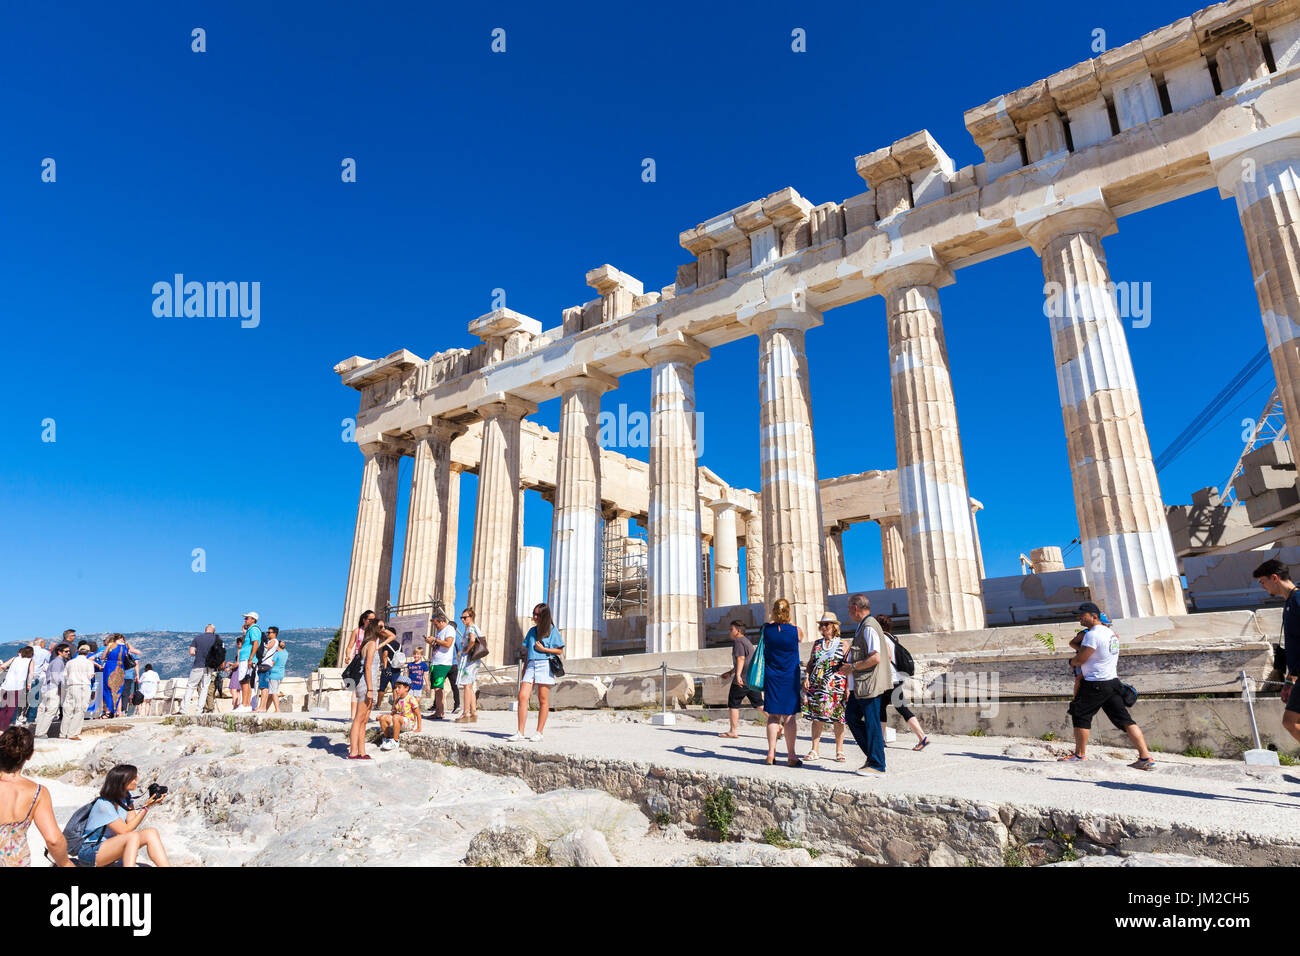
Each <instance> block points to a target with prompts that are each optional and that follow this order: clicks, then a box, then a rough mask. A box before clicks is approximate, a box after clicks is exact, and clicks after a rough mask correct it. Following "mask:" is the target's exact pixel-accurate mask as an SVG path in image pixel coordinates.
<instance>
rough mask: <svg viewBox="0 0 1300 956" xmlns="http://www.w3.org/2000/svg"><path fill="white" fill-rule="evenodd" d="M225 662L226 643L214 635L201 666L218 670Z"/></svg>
mask: <svg viewBox="0 0 1300 956" xmlns="http://www.w3.org/2000/svg"><path fill="white" fill-rule="evenodd" d="M225 662H226V645H225V644H224V643H223V642H222V640H221V638H220V637H216V638H215V639H214V640H213V642H212V646H211V647H209V648H208V656H207V657H205V658H203V666H204V667H207V668H210V669H212V670H214V671H215V670H218V669H219V668H220V667H221V665H222V664H224V663H225Z"/></svg>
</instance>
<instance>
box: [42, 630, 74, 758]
mask: <svg viewBox="0 0 1300 956" xmlns="http://www.w3.org/2000/svg"><path fill="white" fill-rule="evenodd" d="M71 655H72V645H71V644H69V643H67V642H66V641H65V642H62V643H60V644H57V645H55V647H54V654H53V656H51V658H50V662H49V664H47V665H46V666H45V673H44V674H43V675H42V676H41V706H40V707H39V708H38V709H37V711H36V736H37V737H44V736H46V735H47V734H48V733H49V732H50V724H51V723H53V721H54V718H55V716H56V715H57V714H58V712H59V708H60V707H62V706H63V699H64V697H65V696H66V695H67V686H68V685H67V676H66V674H65V673H64V671H65V669H66V668H67V666H68V659H69V657H71ZM66 719H67V717H66V715H65V717H64V720H66Z"/></svg>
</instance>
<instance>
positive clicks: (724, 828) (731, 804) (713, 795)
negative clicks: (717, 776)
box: [704, 787, 736, 843]
mask: <svg viewBox="0 0 1300 956" xmlns="http://www.w3.org/2000/svg"><path fill="white" fill-rule="evenodd" d="M735 816H736V800H735V795H734V794H733V793H732V792H731V788H730V787H710V788H709V789H708V792H706V793H705V794H704V820H705V822H706V823H708V825H709V826H710V827H712V828H713V829H714V830H716V831H717V832H718V840H719V842H722V843H725V842H726V841H727V838H728V836H729V835H730V834H731V821H732V820H733V819H734V818H735Z"/></svg>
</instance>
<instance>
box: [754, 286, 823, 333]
mask: <svg viewBox="0 0 1300 956" xmlns="http://www.w3.org/2000/svg"><path fill="white" fill-rule="evenodd" d="M736 320H737V321H738V322H740V323H741V324H742V325H747V326H749V327H750V328H751V329H753V330H754V332H756V333H760V332H766V331H767V330H768V329H795V330H797V331H800V332H806V331H807V330H808V329H814V328H816V327H817V326H819V325H821V324H822V314H821V313H820V312H818V311H817V310H816V309H811V308H809V307H808V293H807V291H806V290H805V289H804V288H803V286H800V287H799V288H797V289H792V290H791V291H790V292H787V293H786V294H785V295H781V296H777V297H775V298H771V299H764V300H763V301H761V302H751V303H749V304H748V305H742V306H741V307H740V308H739V309H737V310H736Z"/></svg>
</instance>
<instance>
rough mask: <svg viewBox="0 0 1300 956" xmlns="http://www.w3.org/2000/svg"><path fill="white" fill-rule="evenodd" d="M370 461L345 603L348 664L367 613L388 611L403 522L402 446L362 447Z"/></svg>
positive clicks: (342, 647) (363, 483)
mask: <svg viewBox="0 0 1300 956" xmlns="http://www.w3.org/2000/svg"><path fill="white" fill-rule="evenodd" d="M360 447H361V453H362V454H363V455H365V465H364V467H363V468H362V471H361V497H360V500H359V501H358V502H357V523H356V528H355V530H354V531H353V534H352V561H351V565H350V566H349V568H348V590H347V596H346V598H344V601H343V638H344V639H343V640H341V641H340V653H341V655H342V656H341V658H340V663H346V658H347V657H348V656H350V654H351V650H352V645H351V643H350V642H349V641H348V640H347V638H350V637H351V636H352V632H353V631H355V630H356V627H357V621H358V620H359V619H360V617H361V613H362V612H363V611H374V612H375V613H376V614H380V615H382V614H383V613H384V605H386V604H387V603H388V593H389V588H390V587H392V580H393V535H394V531H395V529H396V526H397V468H398V463H399V462H400V461H401V449H400V447H399V446H396V445H393V444H391V443H388V442H368V443H366V444H364V445H361V446H360Z"/></svg>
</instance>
